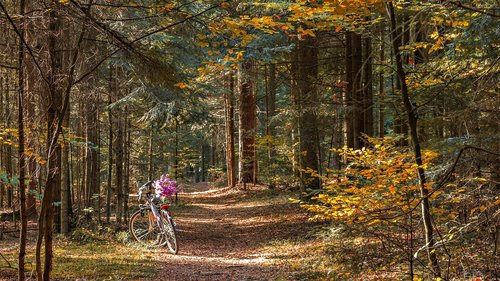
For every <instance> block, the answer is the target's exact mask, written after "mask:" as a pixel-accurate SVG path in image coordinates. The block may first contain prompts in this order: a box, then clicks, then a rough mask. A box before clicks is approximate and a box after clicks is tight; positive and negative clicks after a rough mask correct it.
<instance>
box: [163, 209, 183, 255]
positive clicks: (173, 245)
mask: <svg viewBox="0 0 500 281" xmlns="http://www.w3.org/2000/svg"><path fill="white" fill-rule="evenodd" d="M161 222H162V227H163V236H164V237H165V240H166V241H165V242H166V245H167V247H168V250H169V251H170V253H172V254H174V255H175V254H177V253H178V252H179V243H178V241H177V235H176V233H175V224H174V221H173V220H172V219H171V218H169V216H168V215H165V214H164V213H163V212H162V214H161Z"/></svg>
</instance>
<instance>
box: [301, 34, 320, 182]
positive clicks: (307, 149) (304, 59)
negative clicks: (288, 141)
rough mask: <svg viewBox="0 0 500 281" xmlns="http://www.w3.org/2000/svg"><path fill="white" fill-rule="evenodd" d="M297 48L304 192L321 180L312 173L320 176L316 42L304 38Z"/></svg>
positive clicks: (312, 39)
mask: <svg viewBox="0 0 500 281" xmlns="http://www.w3.org/2000/svg"><path fill="white" fill-rule="evenodd" d="M298 48H299V68H298V70H299V72H298V75H299V80H298V81H299V83H298V86H299V103H300V107H299V115H300V118H299V120H300V121H299V123H300V125H299V126H300V132H299V134H300V145H299V146H300V156H301V159H300V163H301V170H302V171H303V172H302V186H303V187H304V188H305V189H308V188H310V189H317V188H319V187H320V180H319V178H318V177H317V176H315V175H314V174H313V173H320V171H319V151H318V137H317V134H318V131H317V130H318V117H317V110H318V105H319V97H318V92H317V88H316V86H315V85H316V83H317V79H318V41H317V39H316V38H314V37H307V38H305V39H304V40H301V41H299V46H298Z"/></svg>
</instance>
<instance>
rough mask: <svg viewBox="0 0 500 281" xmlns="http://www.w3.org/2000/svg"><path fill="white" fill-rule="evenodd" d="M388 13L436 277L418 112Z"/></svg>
mask: <svg viewBox="0 0 500 281" xmlns="http://www.w3.org/2000/svg"><path fill="white" fill-rule="evenodd" d="M386 8H387V12H388V14H389V19H390V23H391V38H392V49H393V52H394V56H395V62H396V69H397V74H398V78H399V81H400V85H401V96H402V99H403V103H404V106H405V109H406V112H407V115H408V124H409V127H410V136H411V140H412V143H413V151H414V154H415V163H416V164H417V166H418V168H417V169H418V175H419V180H420V196H421V199H422V201H421V205H422V220H423V222H424V231H425V241H426V245H427V254H428V257H429V261H430V264H431V266H432V269H433V270H434V274H435V275H436V276H440V275H441V270H440V268H439V263H438V259H437V256H436V252H435V243H436V241H435V239H434V236H433V226H432V222H431V221H432V219H431V212H430V203H429V197H428V195H429V191H428V189H427V187H426V183H427V182H426V178H425V170H424V168H423V165H422V164H423V163H422V151H421V147H420V141H419V138H418V131H417V121H418V117H417V112H416V110H417V109H416V108H415V107H414V105H413V104H412V101H411V100H410V96H409V93H408V87H407V85H406V73H405V71H404V69H403V58H402V56H401V52H400V50H399V47H401V40H400V36H401V34H400V33H398V32H397V23H396V15H395V12H394V6H393V4H392V3H391V2H388V3H386Z"/></svg>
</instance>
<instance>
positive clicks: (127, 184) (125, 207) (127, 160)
mask: <svg viewBox="0 0 500 281" xmlns="http://www.w3.org/2000/svg"><path fill="white" fill-rule="evenodd" d="M130 127H131V124H130V120H129V118H128V108H126V107H125V129H124V136H125V143H124V146H123V150H124V151H123V155H124V156H125V157H124V160H123V162H124V163H123V164H124V171H125V172H124V173H125V175H124V178H123V179H124V180H123V182H124V184H123V195H124V198H123V217H124V220H125V224H128V199H129V193H130V130H129V128H130Z"/></svg>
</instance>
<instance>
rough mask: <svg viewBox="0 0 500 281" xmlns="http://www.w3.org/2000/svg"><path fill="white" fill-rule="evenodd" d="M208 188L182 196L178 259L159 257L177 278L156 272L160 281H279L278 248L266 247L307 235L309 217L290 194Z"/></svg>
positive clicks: (176, 213) (193, 188)
mask: <svg viewBox="0 0 500 281" xmlns="http://www.w3.org/2000/svg"><path fill="white" fill-rule="evenodd" d="M207 188H208V187H207V186H206V185H203V184H201V185H200V186H199V189H201V191H199V192H198V191H196V187H190V192H188V193H184V194H183V195H182V197H181V202H182V205H183V206H184V207H182V208H179V209H178V210H176V212H174V215H175V221H176V223H177V227H178V229H179V241H180V250H179V254H178V255H175V256H172V255H169V254H168V253H167V252H166V251H165V252H164V253H162V254H161V255H160V256H158V259H159V261H162V260H168V262H166V263H165V265H164V267H163V268H164V269H165V270H166V271H167V272H169V273H170V274H173V275H166V273H165V272H158V275H157V276H159V279H163V278H167V279H168V278H172V276H173V279H174V280H197V279H192V278H193V276H204V277H203V278H201V279H202V280H204V279H209V280H212V279H213V280H225V279H227V278H229V279H231V278H232V277H231V276H239V278H243V280H245V279H249V280H263V279H262V278H263V276H267V277H264V280H266V279H275V278H276V276H278V275H280V274H281V273H280V272H281V270H284V268H280V266H277V264H276V259H275V258H274V257H275V256H276V255H277V254H276V253H275V252H273V251H274V250H276V249H273V248H270V247H268V243H269V241H274V240H280V239H286V238H287V237H297V236H300V235H303V234H304V233H306V232H307V230H305V229H307V228H308V227H310V226H312V224H311V223H309V222H308V220H307V217H306V215H305V214H304V213H303V211H302V210H301V209H300V208H298V206H295V205H293V204H292V203H291V202H290V201H289V200H288V199H287V197H286V195H282V194H280V195H277V194H274V193H272V192H271V193H270V192H269V190H267V189H263V188H261V187H257V188H256V189H255V190H252V191H248V192H246V193H245V192H243V191H240V190H234V189H229V188H219V189H215V188H213V189H209V190H206V189H207ZM188 195H189V196H188ZM177 268H182V270H181V271H180V272H179V270H177ZM164 274H165V275H164ZM231 274H234V275H231ZM162 276H165V277H162ZM207 276H209V277H207ZM273 276H274V277H273ZM198 280H199V279H198ZM238 280H241V279H238Z"/></svg>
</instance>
